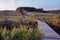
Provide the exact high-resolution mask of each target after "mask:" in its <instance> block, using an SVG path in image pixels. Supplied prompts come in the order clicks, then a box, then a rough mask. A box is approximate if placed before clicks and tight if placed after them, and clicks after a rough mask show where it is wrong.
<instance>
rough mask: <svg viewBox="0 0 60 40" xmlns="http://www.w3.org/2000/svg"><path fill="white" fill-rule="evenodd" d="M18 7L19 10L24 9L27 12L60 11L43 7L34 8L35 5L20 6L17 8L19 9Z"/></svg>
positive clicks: (59, 11)
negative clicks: (47, 9)
mask: <svg viewBox="0 0 60 40" xmlns="http://www.w3.org/2000/svg"><path fill="white" fill-rule="evenodd" d="M18 9H19V10H21V9H24V10H26V11H27V12H43V13H60V10H49V11H46V10H44V9H43V8H39V9H37V8H34V7H19V8H17V9H16V10H18Z"/></svg>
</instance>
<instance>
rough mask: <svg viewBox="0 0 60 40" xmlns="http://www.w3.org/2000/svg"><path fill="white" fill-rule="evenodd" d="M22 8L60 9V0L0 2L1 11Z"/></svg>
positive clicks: (5, 0)
mask: <svg viewBox="0 0 60 40" xmlns="http://www.w3.org/2000/svg"><path fill="white" fill-rule="evenodd" d="M20 6H25V7H26V6H28V7H36V8H44V9H60V0H0V10H15V9H16V8H17V7H20Z"/></svg>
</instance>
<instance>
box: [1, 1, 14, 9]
mask: <svg viewBox="0 0 60 40" xmlns="http://www.w3.org/2000/svg"><path fill="white" fill-rule="evenodd" d="M13 9H15V4H14V0H5V1H4V0H0V10H13Z"/></svg>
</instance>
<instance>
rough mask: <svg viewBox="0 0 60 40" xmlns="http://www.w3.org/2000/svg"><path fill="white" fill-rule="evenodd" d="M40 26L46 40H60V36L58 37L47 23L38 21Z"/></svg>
mask: <svg viewBox="0 0 60 40" xmlns="http://www.w3.org/2000/svg"><path fill="white" fill-rule="evenodd" d="M38 26H39V28H40V29H42V32H43V34H44V40H60V35H58V34H57V33H56V32H55V31H54V30H53V29H52V28H50V27H49V25H47V24H46V23H45V22H41V21H38Z"/></svg>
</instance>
